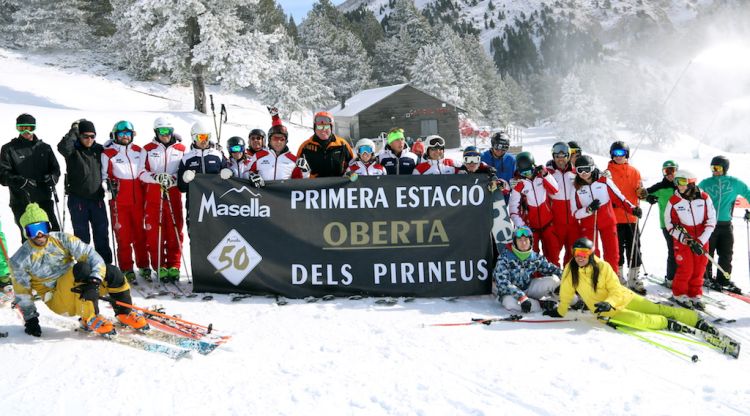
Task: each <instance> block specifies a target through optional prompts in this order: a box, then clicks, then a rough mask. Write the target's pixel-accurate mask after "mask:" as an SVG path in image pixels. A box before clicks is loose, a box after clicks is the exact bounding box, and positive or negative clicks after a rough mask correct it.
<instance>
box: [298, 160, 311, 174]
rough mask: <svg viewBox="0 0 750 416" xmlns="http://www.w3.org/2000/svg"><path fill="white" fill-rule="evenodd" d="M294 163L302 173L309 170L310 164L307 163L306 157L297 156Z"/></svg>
mask: <svg viewBox="0 0 750 416" xmlns="http://www.w3.org/2000/svg"><path fill="white" fill-rule="evenodd" d="M295 165H296V166H297V167H298V168H299V170H301V171H302V172H303V173H308V172H310V164H308V163H307V159H305V158H304V157H299V158H297V162H296V163H295Z"/></svg>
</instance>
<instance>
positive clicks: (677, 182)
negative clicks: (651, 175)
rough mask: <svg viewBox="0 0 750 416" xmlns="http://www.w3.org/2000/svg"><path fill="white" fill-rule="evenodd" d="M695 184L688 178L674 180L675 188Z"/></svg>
mask: <svg viewBox="0 0 750 416" xmlns="http://www.w3.org/2000/svg"><path fill="white" fill-rule="evenodd" d="M693 182H695V180H694V179H689V178H674V184H675V185H677V186H687V185H688V184H689V183H693Z"/></svg>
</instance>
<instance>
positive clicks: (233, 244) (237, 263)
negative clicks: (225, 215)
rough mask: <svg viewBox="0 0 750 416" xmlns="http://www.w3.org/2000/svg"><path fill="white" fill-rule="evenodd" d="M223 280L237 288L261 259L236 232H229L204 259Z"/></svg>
mask: <svg viewBox="0 0 750 416" xmlns="http://www.w3.org/2000/svg"><path fill="white" fill-rule="evenodd" d="M206 258H207V260H208V261H209V262H210V263H211V264H212V265H213V266H214V267H215V268H216V273H221V275H222V276H224V278H225V279H227V280H228V281H229V282H230V283H232V284H233V285H235V286H239V284H240V283H242V281H243V280H245V278H246V277H247V275H248V274H250V272H251V271H252V270H253V269H254V268H255V266H257V265H258V264H259V263H260V261H261V260H263V257H261V255H260V254H258V252H257V251H255V249H254V248H253V246H251V245H250V243H248V242H247V240H245V239H244V238H243V237H242V235H240V233H238V232H237V230H231V231H229V232H228V233H227V235H225V236H224V238H222V239H221V240H220V241H219V243H218V244H217V245H216V247H214V249H213V250H211V252H210V253H209V254H208V256H207V257H206Z"/></svg>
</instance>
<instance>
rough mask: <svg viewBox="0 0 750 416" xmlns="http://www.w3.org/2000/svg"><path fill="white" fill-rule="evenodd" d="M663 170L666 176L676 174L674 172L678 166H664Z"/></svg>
mask: <svg viewBox="0 0 750 416" xmlns="http://www.w3.org/2000/svg"><path fill="white" fill-rule="evenodd" d="M661 172H662V173H663V174H664V176H667V175H674V173H675V172H677V168H672V167H670V168H664V169H662V170H661Z"/></svg>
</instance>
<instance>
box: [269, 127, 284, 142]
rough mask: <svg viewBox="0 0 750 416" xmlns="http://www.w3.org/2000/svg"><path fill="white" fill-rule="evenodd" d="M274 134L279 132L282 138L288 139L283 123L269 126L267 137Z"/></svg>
mask: <svg viewBox="0 0 750 416" xmlns="http://www.w3.org/2000/svg"><path fill="white" fill-rule="evenodd" d="M274 134H281V135H282V136H284V138H286V139H287V140H289V132H288V131H287V129H286V126H284V125H283V124H279V125H276V126H271V128H270V129H268V138H271V136H273V135H274Z"/></svg>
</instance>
